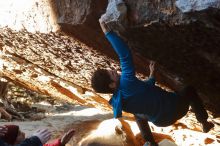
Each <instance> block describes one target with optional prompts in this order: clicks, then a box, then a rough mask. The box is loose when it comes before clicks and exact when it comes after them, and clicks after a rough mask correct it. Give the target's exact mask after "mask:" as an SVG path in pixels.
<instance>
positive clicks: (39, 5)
mask: <svg viewBox="0 0 220 146" xmlns="http://www.w3.org/2000/svg"><path fill="white" fill-rule="evenodd" d="M51 1H53V0H19V1H17V0H7V1H4V0H1V1H0V6H1V7H0V15H1V18H0V27H4V26H8V27H10V28H13V29H16V30H20V29H24V28H25V29H27V30H28V31H30V32H35V31H40V32H50V31H56V30H58V29H59V26H58V25H57V20H56V16H55V13H54V11H53V8H52V7H51Z"/></svg>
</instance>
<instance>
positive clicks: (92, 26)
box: [55, 0, 220, 113]
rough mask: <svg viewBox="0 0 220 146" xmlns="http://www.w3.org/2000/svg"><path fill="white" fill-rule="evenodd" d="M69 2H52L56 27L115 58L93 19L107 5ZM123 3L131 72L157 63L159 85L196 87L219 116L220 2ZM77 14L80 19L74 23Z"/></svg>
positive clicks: (142, 0)
mask: <svg viewBox="0 0 220 146" xmlns="http://www.w3.org/2000/svg"><path fill="white" fill-rule="evenodd" d="M65 2H67V1H65ZM68 2H69V5H71V7H68V5H67V4H65V3H56V4H55V5H56V7H55V8H56V9H57V10H58V11H59V13H58V15H57V16H58V19H59V20H60V19H61V17H62V18H64V17H65V18H66V19H65V20H63V21H62V22H61V21H59V24H60V26H61V29H62V30H63V31H65V32H68V33H69V34H71V35H73V36H74V37H77V38H78V39H80V40H81V41H83V42H85V43H86V44H87V45H90V46H92V47H93V48H95V49H99V50H101V51H102V52H104V53H107V54H108V55H109V56H112V57H113V58H116V56H115V54H114V52H113V51H112V48H111V46H110V45H109V43H108V42H107V41H106V39H105V38H104V36H103V34H102V32H101V30H100V28H99V24H98V19H99V18H100V17H101V15H102V14H104V12H105V10H106V8H107V5H108V1H107V0H104V1H101V2H100V1H99V2H98V1H97V0H89V1H85V0H83V1H79V0H78V1H68ZM111 2H114V1H113V0H110V1H109V5H110V3H111ZM124 2H125V5H126V6H127V10H128V13H127V21H128V23H126V24H125V25H124V24H122V25H124V28H125V29H124V30H126V31H124V32H121V33H120V34H121V35H122V36H123V38H124V39H125V40H126V41H128V43H129V45H130V46H131V48H132V50H133V51H134V52H135V53H134V54H135V55H134V56H135V57H134V58H135V64H136V68H137V69H138V70H139V71H143V70H144V69H145V68H146V66H147V65H146V64H147V63H148V61H147V60H148V59H152V60H156V61H157V62H158V63H159V64H160V65H161V66H162V68H161V69H160V72H161V73H162V74H163V75H164V76H163V77H162V79H164V80H162V83H164V84H166V85H168V86H169V87H171V88H173V89H178V88H179V87H180V85H181V84H180V83H184V84H191V85H193V86H195V87H196V88H197V89H198V90H199V92H200V93H201V95H203V97H204V99H205V101H206V102H207V103H208V104H206V105H208V106H209V107H211V108H209V109H210V110H212V111H215V112H217V113H219V112H220V111H219V110H220V109H219V108H218V107H219V105H216V103H219V95H220V92H219V89H220V84H219V83H220V77H219V73H220V64H219V60H220V57H219V48H220V45H219V41H220V29H219V28H220V20H219V16H220V10H219V4H220V1H219V0H212V1H203V0H193V1H189V0H188V1H182V0H178V1H175V0H163V1H151V0H137V1H133V0H125V1H124ZM85 3H86V4H85ZM84 5H85V6H84ZM109 7H110V6H109ZM73 10H74V12H76V13H74V14H72V15H70V13H67V12H70V11H73ZM107 10H111V9H107ZM113 11H115V9H113ZM85 12H86V13H85ZM117 12H120V11H117ZM107 13H111V12H107ZM67 14H68V15H67ZM82 14H84V15H82ZM85 14H87V15H85ZM79 16H82V18H81V19H79V18H77V19H76V17H79ZM117 16H118V14H117V15H116V17H117ZM117 18H119V19H112V20H113V21H112V23H118V22H120V18H124V17H117ZM67 20H68V22H67ZM76 20H77V21H76ZM79 20H83V21H79ZM115 20H116V21H115ZM113 27H114V26H113ZM116 29H117V28H116ZM167 71H168V72H169V73H170V74H172V75H174V76H172V77H173V79H175V80H171V81H170V76H169V75H168V74H167ZM177 81H179V82H177Z"/></svg>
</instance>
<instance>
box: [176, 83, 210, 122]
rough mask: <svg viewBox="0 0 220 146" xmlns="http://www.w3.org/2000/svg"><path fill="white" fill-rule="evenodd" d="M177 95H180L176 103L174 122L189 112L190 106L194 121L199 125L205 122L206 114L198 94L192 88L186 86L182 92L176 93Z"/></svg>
mask: <svg viewBox="0 0 220 146" xmlns="http://www.w3.org/2000/svg"><path fill="white" fill-rule="evenodd" d="M177 94H178V95H180V100H179V101H178V102H177V108H176V111H177V112H176V116H175V118H176V119H175V120H178V119H181V118H182V117H184V116H185V115H186V113H187V112H188V110H189V106H191V107H192V111H193V112H194V113H195V116H196V119H197V120H198V121H199V122H200V123H204V122H206V121H207V119H208V113H207V112H206V110H205V108H204V106H203V103H202V100H201V99H200V97H199V96H198V93H197V92H196V90H195V89H194V88H193V87H191V86H187V87H185V88H183V89H182V90H180V91H177Z"/></svg>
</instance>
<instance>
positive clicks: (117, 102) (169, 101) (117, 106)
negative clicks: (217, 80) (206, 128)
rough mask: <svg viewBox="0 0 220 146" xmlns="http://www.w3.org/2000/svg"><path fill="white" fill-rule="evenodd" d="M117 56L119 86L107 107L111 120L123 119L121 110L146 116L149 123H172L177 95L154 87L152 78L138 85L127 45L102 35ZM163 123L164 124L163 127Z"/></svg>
mask: <svg viewBox="0 0 220 146" xmlns="http://www.w3.org/2000/svg"><path fill="white" fill-rule="evenodd" d="M105 35H106V38H107V39H108V41H109V42H110V43H111V45H112V47H113V48H114V50H115V52H116V53H117V55H118V56H119V60H120V66H121V76H120V83H119V87H118V88H117V90H116V91H115V92H114V93H113V96H112V98H111V100H110V101H109V103H110V104H111V105H112V106H113V113H114V117H115V118H118V117H121V116H122V110H124V111H126V112H129V113H133V114H145V115H146V116H147V118H148V120H149V121H151V122H153V123H155V124H157V125H164V124H165V123H167V122H169V121H170V120H171V119H173V116H174V114H173V113H174V111H173V109H175V105H176V101H177V99H178V97H179V96H178V95H177V94H176V93H174V92H167V91H165V90H163V89H161V88H160V87H158V86H155V80H154V78H150V79H149V80H147V81H141V80H139V79H138V78H137V77H136V76H135V69H134V65H133V60H132V55H131V51H130V49H129V47H128V46H127V45H126V43H125V42H124V41H123V40H122V39H121V38H120V37H119V36H118V35H117V34H116V33H114V32H112V31H111V32H108V33H106V34H105ZM163 122H164V123H163Z"/></svg>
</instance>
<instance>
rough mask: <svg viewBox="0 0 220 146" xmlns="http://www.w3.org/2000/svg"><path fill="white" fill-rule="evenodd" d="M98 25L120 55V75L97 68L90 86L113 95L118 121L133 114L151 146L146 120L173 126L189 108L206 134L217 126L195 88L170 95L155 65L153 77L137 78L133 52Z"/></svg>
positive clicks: (150, 134)
mask: <svg viewBox="0 0 220 146" xmlns="http://www.w3.org/2000/svg"><path fill="white" fill-rule="evenodd" d="M99 23H100V26H101V28H102V31H103V32H104V34H105V36H106V38H107V39H108V41H109V42H110V43H111V45H112V47H113V48H114V50H115V52H116V53H117V55H118V56H119V59H120V66H121V74H119V73H117V71H115V70H107V69H97V70H96V71H95V72H94V73H93V75H92V79H91V84H92V88H93V89H94V90H95V91H96V92H99V93H111V94H113V96H112V98H111V99H110V101H109V103H110V104H111V105H112V106H113V113H114V117H115V118H119V117H122V110H123V111H126V112H129V113H132V114H134V115H135V117H136V120H137V123H138V125H139V126H140V130H141V133H142V136H144V137H145V140H146V141H149V142H150V143H151V145H157V144H156V142H155V141H154V138H153V136H152V133H151V131H150V128H149V125H148V123H147V121H150V122H152V123H154V124H155V125H157V126H169V125H172V124H173V123H175V121H176V120H178V119H180V118H182V117H183V116H184V115H186V113H187V111H188V109H189V105H191V107H192V109H193V111H194V112H195V115H196V118H197V120H198V121H199V122H200V123H201V125H202V129H203V132H208V131H209V130H210V129H211V128H212V127H214V124H213V123H211V122H208V121H207V118H208V114H207V112H206V110H205V109H204V107H203V104H202V101H201V99H200V98H199V96H198V94H197V92H196V90H195V89H194V88H193V87H191V86H187V87H185V88H184V89H183V90H181V91H176V92H167V91H165V90H164V89H162V88H160V87H158V86H156V85H155V79H154V77H153V72H154V65H153V64H151V67H150V69H151V72H152V73H151V74H152V75H151V77H150V78H149V80H147V81H141V80H139V79H138V78H137V77H136V76H135V69H134V65H133V60H132V55H131V50H130V49H129V48H128V46H127V45H126V44H125V43H124V41H123V40H122V39H121V38H120V37H119V36H118V35H117V34H116V33H115V32H113V31H112V30H111V29H110V28H109V27H108V26H107V24H106V23H105V22H104V21H102V19H99ZM146 128H147V130H146ZM143 129H144V130H143ZM143 132H144V133H143Z"/></svg>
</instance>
